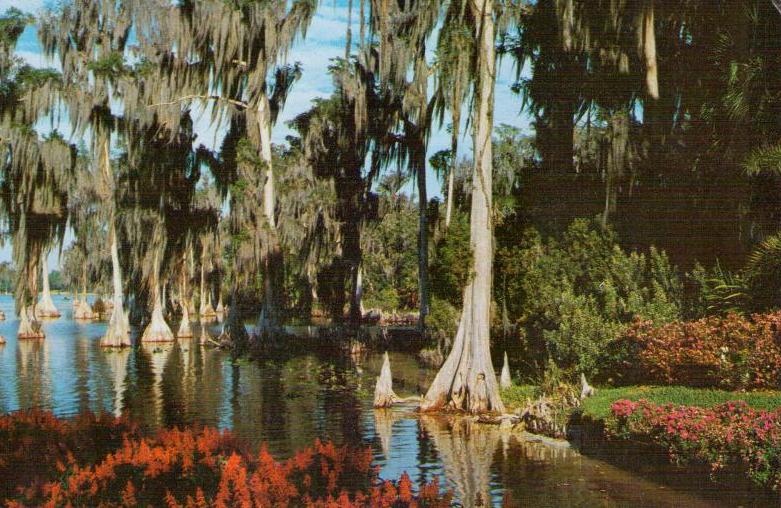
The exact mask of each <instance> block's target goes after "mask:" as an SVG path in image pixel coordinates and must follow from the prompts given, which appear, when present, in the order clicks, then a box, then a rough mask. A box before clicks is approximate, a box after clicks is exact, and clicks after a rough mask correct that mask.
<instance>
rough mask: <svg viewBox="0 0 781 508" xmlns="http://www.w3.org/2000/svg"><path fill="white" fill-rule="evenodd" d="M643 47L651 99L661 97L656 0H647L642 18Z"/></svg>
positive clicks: (647, 84) (646, 77)
mask: <svg viewBox="0 0 781 508" xmlns="http://www.w3.org/2000/svg"><path fill="white" fill-rule="evenodd" d="M642 24H643V26H642V48H643V60H644V61H645V87H646V92H647V93H648V96H649V97H650V98H651V99H654V100H656V99H658V98H659V71H658V68H657V59H656V26H655V25H656V23H655V20H654V0H646V5H645V9H643V20H642Z"/></svg>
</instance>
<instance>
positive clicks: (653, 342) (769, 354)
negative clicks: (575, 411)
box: [609, 312, 781, 389]
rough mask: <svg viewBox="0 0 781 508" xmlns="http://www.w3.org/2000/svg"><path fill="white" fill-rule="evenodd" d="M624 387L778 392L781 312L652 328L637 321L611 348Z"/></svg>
mask: <svg viewBox="0 0 781 508" xmlns="http://www.w3.org/2000/svg"><path fill="white" fill-rule="evenodd" d="M610 357H611V358H612V360H614V362H615V363H613V364H612V365H611V366H610V367H609V370H610V371H612V372H613V373H614V374H615V377H614V380H616V381H621V382H624V383H634V382H642V383H646V384H652V383H660V384H681V385H688V386H713V387H721V388H728V389H740V388H778V387H779V386H781V312H776V313H772V314H756V315H754V316H751V317H750V318H746V317H742V316H739V315H737V314H728V315H727V316H726V317H719V316H710V317H707V318H703V319H700V320H697V321H688V322H674V323H669V324H665V325H663V326H656V325H655V324H654V323H652V322H650V321H636V322H635V323H633V324H632V326H631V327H629V328H628V329H627V330H626V332H625V333H624V334H623V335H622V336H621V337H620V338H619V339H618V340H616V341H615V342H614V343H613V344H611V347H610Z"/></svg>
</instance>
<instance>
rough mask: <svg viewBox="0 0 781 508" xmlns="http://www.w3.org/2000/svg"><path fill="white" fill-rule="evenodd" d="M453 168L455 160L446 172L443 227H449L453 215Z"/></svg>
mask: <svg viewBox="0 0 781 508" xmlns="http://www.w3.org/2000/svg"><path fill="white" fill-rule="evenodd" d="M454 159H455V157H454ZM455 169H456V166H455V162H453V163H452V165H451V166H450V169H449V170H448V172H447V196H445V200H446V203H445V229H447V228H449V227H450V221H451V220H452V217H453V187H455V182H454V181H453V180H454V178H455V176H454V174H453V173H455V171H454V170H455Z"/></svg>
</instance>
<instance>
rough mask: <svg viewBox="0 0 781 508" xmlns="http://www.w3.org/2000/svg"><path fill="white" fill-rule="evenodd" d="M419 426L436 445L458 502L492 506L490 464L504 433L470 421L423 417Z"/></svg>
mask: <svg viewBox="0 0 781 508" xmlns="http://www.w3.org/2000/svg"><path fill="white" fill-rule="evenodd" d="M420 423H421V426H422V428H423V431H424V432H425V433H426V434H427V435H428V438H429V439H431V440H432V441H433V442H434V446H436V448H437V451H438V452H439V457H440V459H441V460H442V465H443V467H444V470H445V476H446V478H447V487H448V488H453V489H454V491H455V492H454V493H455V495H456V497H457V499H458V500H459V501H460V502H461V503H462V504H463V505H464V506H465V507H472V506H492V505H493V502H492V500H491V487H490V485H491V465H492V463H493V459H494V453H495V452H496V450H497V448H498V446H499V441H500V435H501V431H500V429H499V427H498V426H496V425H483V424H479V423H476V422H475V421H473V420H472V419H470V418H466V417H456V416H436V415H425V414H424V415H421V416H420Z"/></svg>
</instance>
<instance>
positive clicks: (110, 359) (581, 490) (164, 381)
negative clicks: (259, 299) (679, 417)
mask: <svg viewBox="0 0 781 508" xmlns="http://www.w3.org/2000/svg"><path fill="white" fill-rule="evenodd" d="M55 304H56V305H58V306H60V307H61V308H66V307H65V304H63V302H61V301H58V300H57V297H55ZM0 310H3V311H5V312H6V315H7V316H9V318H11V319H9V320H8V321H5V322H0V335H3V336H5V337H6V338H7V340H8V343H7V344H6V345H5V346H2V347H0V411H3V412H7V411H12V410H15V409H19V408H21V407H44V408H49V409H52V410H53V411H54V412H56V413H57V414H60V415H66V416H67V415H72V414H75V413H77V412H79V411H83V410H85V409H90V410H93V411H107V412H111V413H113V414H115V415H119V414H127V415H129V416H130V417H132V418H133V419H135V420H136V421H138V422H139V423H140V424H141V425H142V427H144V428H147V429H155V428H159V427H161V426H169V425H182V424H190V423H202V424H206V425H210V426H216V427H219V428H222V429H232V431H233V432H234V433H235V434H236V435H238V436H239V437H240V438H242V439H245V440H247V441H248V442H250V443H252V444H254V445H258V444H259V443H260V442H266V443H267V444H268V447H269V450H270V451H271V452H272V453H273V454H274V455H276V456H277V457H280V458H284V457H287V456H290V455H291V454H292V453H293V452H294V451H295V450H297V449H299V448H301V447H303V446H306V445H308V444H310V443H311V442H312V441H313V440H314V439H315V438H317V437H321V438H327V439H332V440H334V441H336V442H337V443H340V444H341V443H350V444H358V445H370V446H372V447H373V449H374V457H375V462H376V464H377V465H379V466H380V468H381V475H382V476H383V477H384V478H397V477H398V476H399V475H400V474H401V473H403V472H404V471H407V472H408V473H409V474H410V476H411V477H412V478H413V480H415V481H416V482H421V481H427V480H431V479H432V478H433V477H434V476H439V477H440V478H441V484H442V485H443V486H444V487H446V488H449V489H451V490H452V491H453V492H454V493H455V494H456V496H457V498H458V499H460V501H461V503H462V504H463V505H464V506H481V505H482V506H498V505H500V504H501V502H502V501H503V500H504V499H505V498H507V499H506V501H507V503H508V505H509V506H573V505H576V506H624V505H630V504H631V505H636V506H694V507H697V506H732V505H735V504H740V503H742V504H744V505H751V504H758V503H757V502H756V500H752V499H751V498H750V497H747V496H746V495H745V493H740V492H736V491H734V490H733V491H732V492H727V493H724V492H719V491H718V490H717V489H708V488H706V486H707V484H706V482H705V481H704V480H703V478H702V477H701V476H696V477H691V478H690V477H688V476H687V474H686V471H685V470H679V471H676V470H673V469H671V468H669V467H667V468H657V469H652V468H646V469H643V470H642V471H641V472H637V471H634V472H630V471H631V470H630V469H628V468H624V467H622V468H618V467H615V466H614V465H611V461H610V460H607V461H603V460H593V459H590V458H587V457H583V456H580V455H578V454H576V453H574V452H573V451H571V450H564V449H557V448H551V447H549V446H545V445H541V444H535V443H529V442H526V441H524V440H523V439H521V438H520V437H519V436H517V435H514V434H510V433H508V432H503V431H501V430H500V429H499V428H497V427H493V426H482V425H478V424H476V423H474V422H471V421H469V420H467V419H448V418H442V417H434V416H421V417H418V415H417V413H416V412H415V410H414V408H412V407H397V408H393V409H390V410H382V411H375V410H374V409H373V408H372V407H371V392H372V390H373V386H374V380H375V379H376V376H377V375H378V374H379V370H380V367H381V362H382V356H381V354H379V353H377V354H369V355H363V356H360V355H356V356H353V357H341V356H340V357H326V356H322V355H317V354H314V353H312V354H304V355H297V356H291V357H287V358H276V359H274V360H268V361H265V362H262V363H259V362H249V361H243V360H241V361H234V360H232V359H231V358H230V356H229V355H227V354H226V353H224V352H221V351H218V350H215V349H213V348H208V347H205V346H203V345H201V344H200V340H199V339H198V338H195V339H182V340H178V341H177V342H174V343H171V344H166V345H160V344H155V345H151V346H139V347H136V348H132V349H125V350H121V351H106V350H102V349H101V348H100V347H99V340H100V337H101V335H102V334H103V331H104V330H105V324H101V323H91V322H90V323H75V322H73V321H72V320H70V319H66V318H62V319H59V320H56V321H49V322H46V323H45V324H44V326H45V327H46V334H47V338H46V339H45V340H33V341H18V340H16V334H15V328H16V326H17V324H18V323H17V321H16V320H15V319H13V318H12V316H13V312H12V310H13V301H12V300H11V299H10V298H6V297H0ZM209 326H211V328H210V330H209V331H210V333H212V334H216V332H217V329H216V328H215V327H218V326H219V325H218V324H214V325H209ZM194 331H196V330H194ZM195 335H196V337H198V336H200V331H197V333H195ZM391 365H392V369H393V375H394V379H393V382H394V389H395V390H396V391H397V393H398V394H399V395H401V396H409V395H418V394H420V393H422V392H423V391H424V390H425V388H426V387H427V386H428V384H429V383H430V382H431V380H432V377H433V374H434V373H433V372H431V371H428V370H425V369H421V368H420V367H419V365H418V363H417V362H416V361H415V359H414V357H413V356H412V355H407V354H400V353H391ZM633 459H634V461H635V462H636V463H642V462H643V461H644V457H641V456H637V457H634V458H633ZM673 479H674V481H673ZM741 496H742V497H741Z"/></svg>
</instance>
